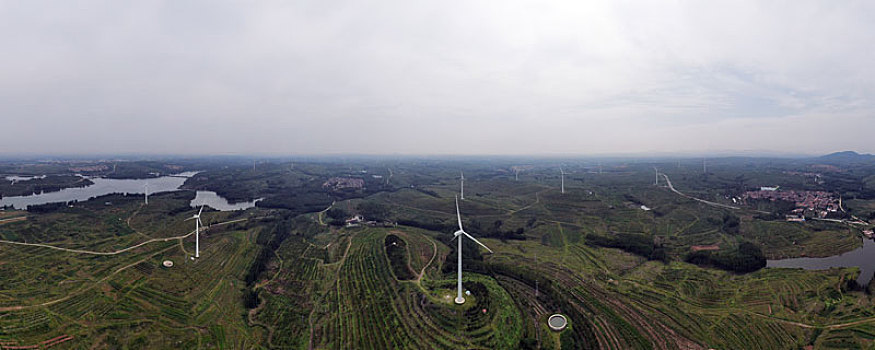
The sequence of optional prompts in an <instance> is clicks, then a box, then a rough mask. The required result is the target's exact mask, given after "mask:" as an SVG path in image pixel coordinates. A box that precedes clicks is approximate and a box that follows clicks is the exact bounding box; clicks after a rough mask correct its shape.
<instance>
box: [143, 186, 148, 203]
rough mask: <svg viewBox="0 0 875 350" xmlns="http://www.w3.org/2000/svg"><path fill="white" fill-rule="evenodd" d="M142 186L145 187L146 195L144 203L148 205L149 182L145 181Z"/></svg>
mask: <svg viewBox="0 0 875 350" xmlns="http://www.w3.org/2000/svg"><path fill="white" fill-rule="evenodd" d="M143 187H145V188H146V191H145V192H146V197H145V200H146V205H149V183H148V182H147V183H146V184H145V185H143Z"/></svg>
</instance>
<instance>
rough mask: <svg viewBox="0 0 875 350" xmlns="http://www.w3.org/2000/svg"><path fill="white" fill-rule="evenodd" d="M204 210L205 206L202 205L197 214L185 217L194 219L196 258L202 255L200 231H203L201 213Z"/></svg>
mask: <svg viewBox="0 0 875 350" xmlns="http://www.w3.org/2000/svg"><path fill="white" fill-rule="evenodd" d="M203 211H204V206H203V205H201V210H199V211H198V212H197V214H195V215H194V216H192V217H190V218H188V219H185V221H188V220H192V219H193V220H194V257H195V258H200V257H201V248H200V231H201V225H202V224H203V223H202V222H201V213H203Z"/></svg>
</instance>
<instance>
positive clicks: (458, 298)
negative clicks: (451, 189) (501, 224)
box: [453, 198, 492, 304]
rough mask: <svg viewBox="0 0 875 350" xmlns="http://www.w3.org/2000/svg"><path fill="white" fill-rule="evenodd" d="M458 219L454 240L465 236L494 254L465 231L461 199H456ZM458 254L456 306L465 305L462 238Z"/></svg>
mask: <svg viewBox="0 0 875 350" xmlns="http://www.w3.org/2000/svg"><path fill="white" fill-rule="evenodd" d="M456 218H457V219H458V220H459V230H458V231H456V232H455V233H453V239H456V238H459V236H461V235H465V237H468V238H470V239H471V240H472V241H474V242H475V243H477V244H479V245H480V246H481V247H483V248H486V250H488V251H489V252H490V253H492V249H489V247H487V246H486V245H484V244H483V243H480V241H478V240H477V239H476V238H474V237H471V235H469V234H468V232H465V229H463V228H462V214H460V213H459V198H456ZM457 252H458V253H459V265H458V266H457V268H456V270H457V271H458V273H459V283H458V287H459V288H458V293H457V294H456V300H455V301H456V304H464V303H465V297H463V296H462V239H461V238H459V247H458V249H457Z"/></svg>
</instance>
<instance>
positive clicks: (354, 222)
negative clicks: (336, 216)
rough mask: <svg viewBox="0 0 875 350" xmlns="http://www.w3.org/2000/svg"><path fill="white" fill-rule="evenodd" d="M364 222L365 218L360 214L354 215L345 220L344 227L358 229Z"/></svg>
mask: <svg viewBox="0 0 875 350" xmlns="http://www.w3.org/2000/svg"><path fill="white" fill-rule="evenodd" d="M364 221H365V218H364V217H363V216H362V215H361V214H356V215H355V216H353V217H351V218H349V219H347V220H346V227H358V226H359V225H361V223H362V222H364Z"/></svg>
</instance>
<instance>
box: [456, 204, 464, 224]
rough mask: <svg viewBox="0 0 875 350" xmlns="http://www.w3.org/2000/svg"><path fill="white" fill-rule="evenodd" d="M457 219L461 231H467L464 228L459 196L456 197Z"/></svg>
mask: <svg viewBox="0 0 875 350" xmlns="http://www.w3.org/2000/svg"><path fill="white" fill-rule="evenodd" d="M456 219H458V220H459V231H462V232H465V231H463V230H464V229H463V228H462V214H460V213H459V197H456Z"/></svg>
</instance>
